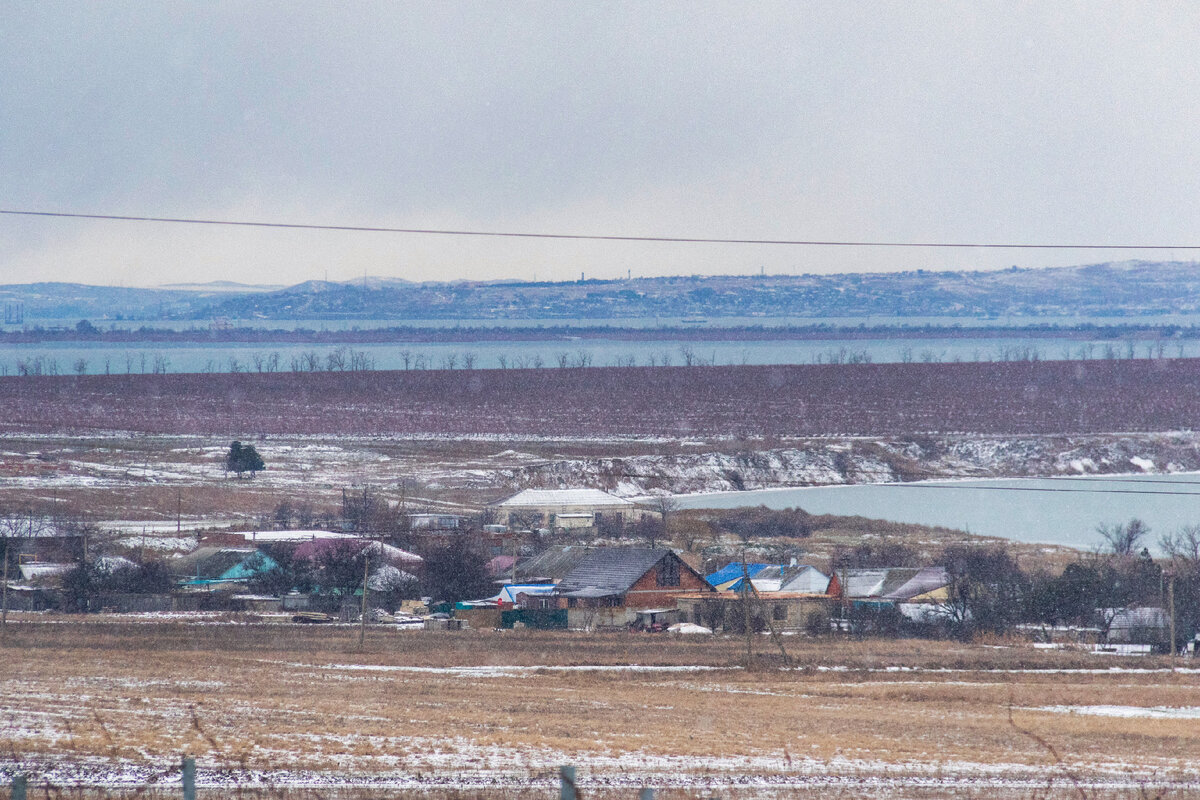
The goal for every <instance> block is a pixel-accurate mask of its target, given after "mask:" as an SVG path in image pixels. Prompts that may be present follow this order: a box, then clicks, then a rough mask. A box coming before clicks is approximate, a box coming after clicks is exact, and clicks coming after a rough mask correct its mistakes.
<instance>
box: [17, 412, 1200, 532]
mask: <svg viewBox="0 0 1200 800" xmlns="http://www.w3.org/2000/svg"><path fill="white" fill-rule="evenodd" d="M231 439H232V436H231V437H228V438H227V437H219V438H218V437H213V436H205V437H196V436H172V435H165V434H161V435H160V434H155V435H138V436H130V435H128V434H126V433H123V432H110V433H91V434H88V435H87V436H70V435H61V436H56V435H23V434H22V435H14V434H8V435H5V436H4V437H0V504H7V505H8V506H12V507H24V506H33V507H48V506H56V507H58V508H59V509H60V510H64V511H68V512H76V513H79V512H85V511H86V512H87V513H88V514H89V515H90V516H92V517H93V518H98V519H101V520H103V521H104V522H105V527H106V528H108V529H111V530H119V531H122V532H124V533H126V534H129V535H140V534H142V533H143V532H146V533H148V534H152V533H158V534H167V533H172V532H174V531H175V530H176V528H177V527H178V529H179V530H180V531H183V530H192V529H195V528H197V527H204V528H211V527H226V526H230V525H245V524H247V523H249V524H254V523H255V522H258V521H260V520H262V519H263V518H264V517H266V516H269V514H270V513H271V512H272V510H273V509H274V508H275V507H276V506H277V505H278V503H279V502H281V501H282V500H284V499H288V500H291V501H310V502H312V503H313V504H314V505H315V510H316V511H318V512H319V511H321V510H336V509H337V508H338V507H340V501H341V491H342V490H343V489H350V490H361V489H362V488H363V487H371V489H372V490H374V491H377V492H379V493H381V494H382V495H383V496H385V497H386V498H388V499H389V500H391V501H392V502H399V501H400V500H401V499H403V500H404V501H405V502H411V503H414V504H417V505H423V506H429V507H434V508H441V509H445V510H451V511H452V510H455V509H463V508H466V509H470V508H477V507H478V506H479V505H480V504H482V503H484V502H486V501H488V500H491V499H495V498H498V497H502V496H505V495H507V494H509V493H514V492H516V491H518V490H519V489H521V488H526V487H530V486H542V487H558V486H595V487H600V488H605V489H607V490H609V491H612V492H613V493H615V494H618V495H622V496H625V497H637V496H641V495H645V494H647V493H649V492H652V491H664V490H665V491H670V492H674V493H691V492H714V491H730V490H736V489H756V488H778V487H786V486H829V485H839V484H861V483H878V482H896V481H908V480H915V479H928V478H937V477H942V478H946V477H949V478H970V477H975V478H978V477H1023V476H1062V475H1081V474H1096V473H1136V474H1147V473H1150V474H1153V473H1172V472H1180V471H1188V470H1192V471H1195V470H1200V435H1198V434H1195V433H1161V434H1136V435H1135V434H1126V435H1080V436H1027V437H999V436H981V435H959V436H941V437H917V438H867V439H862V438H822V439H791V440H789V439H773V440H771V441H766V440H758V441H754V440H734V439H729V438H722V437H695V436H692V437H685V438H681V439H669V438H668V439H664V438H661V437H627V438H620V437H617V438H588V437H577V438H554V439H545V438H537V437H524V438H520V439H517V438H513V437H507V436H493V435H487V436H467V437H418V438H413V437H405V436H383V435H379V436H371V435H343V436H330V435H324V436H300V435H279V436H269V437H262V438H256V439H255V440H254V443H255V446H256V448H257V449H258V451H259V452H260V453H261V454H262V455H263V457H264V459H265V460H266V463H267V469H266V470H265V471H263V472H260V473H258V474H257V475H256V476H255V477H254V478H253V479H250V478H246V479H244V480H241V481H238V480H236V479H235V478H233V477H231V476H228V475H226V474H225V472H224V470H223V469H222V466H223V461H224V454H225V452H226V451H227V450H228V447H229V443H230V440H231Z"/></svg>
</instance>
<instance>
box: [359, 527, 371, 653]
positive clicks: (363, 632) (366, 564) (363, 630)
mask: <svg viewBox="0 0 1200 800" xmlns="http://www.w3.org/2000/svg"><path fill="white" fill-rule="evenodd" d="M369 546H370V545H368V547H369ZM370 567H371V557H370V556H369V555H367V551H366V550H363V596H362V614H361V616H360V618H359V624H358V649H359V650H361V649H362V647H363V642H365V641H366V638H367V575H368V574H369V572H370Z"/></svg>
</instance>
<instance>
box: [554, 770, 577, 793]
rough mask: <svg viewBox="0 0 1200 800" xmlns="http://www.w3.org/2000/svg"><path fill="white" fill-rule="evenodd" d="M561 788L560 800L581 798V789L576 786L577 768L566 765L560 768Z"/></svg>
mask: <svg viewBox="0 0 1200 800" xmlns="http://www.w3.org/2000/svg"><path fill="white" fill-rule="evenodd" d="M558 778H559V782H560V784H561V785H560V788H559V792H558V798H559V800H579V790H578V789H576V788H575V768H574V767H572V766H569V765H564V766H561V767H559V768H558Z"/></svg>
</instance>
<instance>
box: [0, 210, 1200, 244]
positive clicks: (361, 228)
mask: <svg viewBox="0 0 1200 800" xmlns="http://www.w3.org/2000/svg"><path fill="white" fill-rule="evenodd" d="M0 214H5V215H8V216H24V217H54V218H65V219H92V220H105V221H112V222H154V223H170V224H180V225H224V226H232V227H242V228H277V229H290V230H315V231H344V232H353V233H404V234H417V235H431V236H483V237H493V238H509V239H565V240H575V241H600V242H661V243H676V244H742V245H785V246H793V247H895V248H946V249H960V248H962V249H966V248H969V249H992V250H1200V244H1025V243H1015V242H899V241H845V240H829V239H743V238H716V237H701V236H620V235H615V234H579V233H538V232H528V231H481V230H455V229H441V228H395V227H387V226H376V225H323V224H317V223H306V222H263V221H252V220H231V219H200V218H191V217H151V216H135V215H127V214H86V213H80V212H66V211H34V210H28V209H0Z"/></svg>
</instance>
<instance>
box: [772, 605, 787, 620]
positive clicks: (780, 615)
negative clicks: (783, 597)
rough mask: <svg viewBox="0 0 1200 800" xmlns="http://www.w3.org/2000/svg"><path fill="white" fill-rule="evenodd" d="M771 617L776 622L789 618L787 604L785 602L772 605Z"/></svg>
mask: <svg viewBox="0 0 1200 800" xmlns="http://www.w3.org/2000/svg"><path fill="white" fill-rule="evenodd" d="M771 619H773V620H775V621H776V622H782V621H784V620H786V619H787V606H785V605H784V604H783V603H776V604H775V605H773V606H771Z"/></svg>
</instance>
